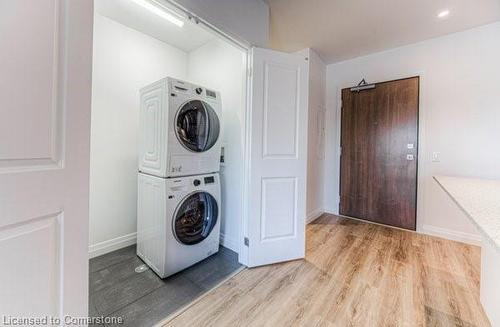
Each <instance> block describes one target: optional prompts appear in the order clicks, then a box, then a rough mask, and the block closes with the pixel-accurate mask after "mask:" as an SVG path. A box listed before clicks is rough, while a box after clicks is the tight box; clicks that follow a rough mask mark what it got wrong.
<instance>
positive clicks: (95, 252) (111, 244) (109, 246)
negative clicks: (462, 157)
mask: <svg viewBox="0 0 500 327" xmlns="http://www.w3.org/2000/svg"><path fill="white" fill-rule="evenodd" d="M136 242H137V233H135V232H134V233H130V234H127V235H123V236H120V237H117V238H114V239H111V240H107V241H104V242H99V243H96V244H93V245H90V246H89V257H90V258H94V257H98V256H100V255H103V254H106V253H109V252H112V251H115V250H118V249H121V248H124V247H127V246H129V245H132V244H135V243H136Z"/></svg>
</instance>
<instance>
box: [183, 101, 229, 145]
mask: <svg viewBox="0 0 500 327" xmlns="http://www.w3.org/2000/svg"><path fill="white" fill-rule="evenodd" d="M219 133H220V123H219V118H218V117H217V114H216V112H215V110H214V109H213V108H212V106H210V105H209V104H208V103H206V102H204V101H200V100H191V101H188V102H186V103H185V104H183V105H182V107H181V108H180V109H179V111H178V112H177V115H176V118H175V134H176V135H177V139H178V140H179V142H180V143H181V144H182V146H183V147H185V148H186V149H188V150H189V151H193V152H205V151H207V150H209V149H210V148H212V147H213V146H214V144H215V143H216V142H217V139H218V138H219Z"/></svg>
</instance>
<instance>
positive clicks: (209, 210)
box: [172, 192, 219, 245]
mask: <svg viewBox="0 0 500 327" xmlns="http://www.w3.org/2000/svg"><path fill="white" fill-rule="evenodd" d="M218 214H219V208H218V206H217V201H216V200H215V198H214V197H213V196H212V195H211V194H209V193H207V192H196V193H192V194H191V195H188V196H187V197H186V198H184V199H183V200H182V202H181V203H180V205H179V206H178V207H177V210H176V212H175V217H174V219H173V226H172V228H173V232H174V236H175V238H176V239H177V241H179V242H181V243H182V244H186V245H193V244H197V243H200V242H201V241H203V240H204V239H205V238H207V237H208V235H210V232H211V231H212V230H213V228H214V227H215V225H216V223H217V217H218Z"/></svg>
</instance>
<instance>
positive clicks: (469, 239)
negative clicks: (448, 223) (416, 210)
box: [417, 225, 481, 246]
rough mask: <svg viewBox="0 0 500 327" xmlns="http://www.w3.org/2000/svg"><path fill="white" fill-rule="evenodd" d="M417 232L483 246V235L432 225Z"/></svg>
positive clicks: (423, 226)
mask: <svg viewBox="0 0 500 327" xmlns="http://www.w3.org/2000/svg"><path fill="white" fill-rule="evenodd" d="M417 232H419V233H422V234H427V235H431V236H437V237H442V238H445V239H448V240H452V241H458V242H463V243H468V244H473V245H479V246H481V235H479V234H472V233H465V232H459V231H455V230H452V229H447V228H443V227H437V226H432V225H422V227H421V228H420V229H419V230H418V231H417Z"/></svg>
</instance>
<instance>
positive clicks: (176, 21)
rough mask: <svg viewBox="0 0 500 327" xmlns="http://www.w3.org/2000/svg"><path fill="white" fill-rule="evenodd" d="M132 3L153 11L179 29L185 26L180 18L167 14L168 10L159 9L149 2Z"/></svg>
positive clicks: (140, 0)
mask: <svg viewBox="0 0 500 327" xmlns="http://www.w3.org/2000/svg"><path fill="white" fill-rule="evenodd" d="M131 1H132V2H134V3H136V4H138V5H139V6H141V7H143V8H145V9H147V10H149V11H151V12H152V13H154V14H156V15H158V16H160V17H161V18H163V19H166V20H168V21H169V22H171V23H172V24H174V25H177V26H179V27H182V26H184V22H183V21H182V20H181V19H179V18H178V17H175V16H174V15H173V14H171V13H169V12H167V11H166V10H167V8H164V7H163V8H159V7H157V6H155V5H154V4H152V3H151V2H149V1H148V0H131Z"/></svg>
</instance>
